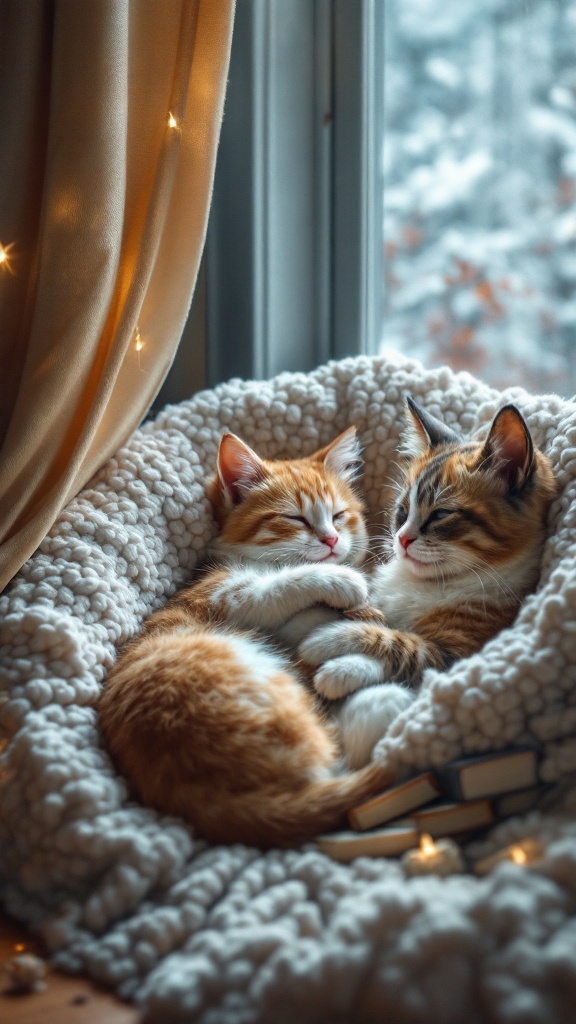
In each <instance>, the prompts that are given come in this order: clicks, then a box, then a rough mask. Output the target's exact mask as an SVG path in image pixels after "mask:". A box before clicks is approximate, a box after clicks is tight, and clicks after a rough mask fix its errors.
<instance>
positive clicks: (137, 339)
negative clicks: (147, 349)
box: [134, 328, 144, 352]
mask: <svg viewBox="0 0 576 1024" xmlns="http://www.w3.org/2000/svg"><path fill="white" fill-rule="evenodd" d="M134 348H135V349H136V351H137V352H141V351H142V349H143V348H144V342H143V341H142V335H141V334H140V331H139V330H138V328H136V334H135V336H134Z"/></svg>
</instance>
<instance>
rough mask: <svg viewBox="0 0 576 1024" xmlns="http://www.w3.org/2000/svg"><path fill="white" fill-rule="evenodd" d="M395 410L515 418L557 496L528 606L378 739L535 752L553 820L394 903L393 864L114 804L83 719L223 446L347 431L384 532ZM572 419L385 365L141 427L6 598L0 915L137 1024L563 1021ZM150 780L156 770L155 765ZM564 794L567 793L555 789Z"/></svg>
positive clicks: (178, 558) (572, 701)
mask: <svg viewBox="0 0 576 1024" xmlns="http://www.w3.org/2000/svg"><path fill="white" fill-rule="evenodd" d="M406 391H410V392H411V393H412V394H413V395H414V396H415V398H416V399H417V401H419V402H421V403H422V405H424V406H425V407H426V408H427V409H430V410H431V411H432V412H433V413H434V414H435V415H438V416H442V417H445V419H446V421H447V422H448V423H450V424H453V425H454V426H455V427H458V428H460V429H461V430H463V431H464V432H469V431H471V430H475V429H477V428H480V427H481V426H482V425H484V424H486V423H487V422H488V421H489V420H490V418H491V417H492V416H493V414H494V413H495V411H496V410H497V408H498V407H499V406H500V405H501V404H502V403H503V402H504V401H510V400H513V401H515V402H516V403H517V404H518V405H519V407H520V408H521V409H522V411H523V413H524V415H525V416H526V418H527V420H528V422H529V424H530V427H531V429H532V431H533V434H534V437H535V440H536V442H537V444H539V445H540V446H543V447H544V448H545V449H546V450H547V452H548V453H549V455H550V458H551V460H552V462H553V464H554V467H555V469H556V471H557V473H558V478H559V481H560V484H561V496H560V497H559V499H558V501H556V503H555V505H554V506H553V509H552V514H551V522H550V539H549V541H548V542H547V545H546V549H545V553H544V559H543V565H542V575H541V579H540V583H539V587H538V590H537V593H535V594H534V595H533V596H531V597H530V598H529V599H528V600H527V601H526V603H525V605H524V606H523V608H522V610H521V612H520V614H519V615H518V618H517V621H516V622H515V624H514V626H513V627H512V628H511V629H509V630H506V631H505V632H503V633H501V634H500V635H499V636H497V637H496V638H495V639H494V640H493V641H492V642H491V643H489V644H488V645H487V646H486V647H485V649H484V650H483V651H482V652H481V654H479V655H476V656H474V657H472V658H469V659H467V660H465V661H462V662H460V663H458V664H457V665H455V666H454V667H453V668H452V669H451V670H450V671H448V672H445V673H443V674H440V673H437V672H434V671H429V672H428V673H427V674H426V678H425V681H424V684H423V686H422V691H421V694H420V696H419V698H418V699H417V702H416V703H415V704H414V705H413V706H412V708H411V709H410V711H409V713H406V714H405V715H403V716H401V717H400V718H399V719H398V720H397V721H396V722H395V723H394V725H393V727H392V728H391V730H390V733H389V735H388V736H387V737H386V738H385V739H384V740H383V741H382V742H381V743H380V745H379V748H378V756H379V757H380V758H382V759H384V760H385V761H386V762H387V763H388V764H389V765H391V766H393V767H394V768H395V769H397V770H398V772H399V774H402V773H406V772H407V771H415V770H418V769H422V768H426V767H427V766H430V765H440V764H442V763H444V762H446V761H448V760H450V759H452V758H455V757H457V756H459V755H462V754H467V753H471V752H476V751H484V750H487V749H490V748H499V747H503V746H506V745H509V744H515V743H521V742H522V741H524V740H526V739H527V738H530V739H537V740H538V741H539V742H540V743H541V744H542V746H543V751H544V756H543V760H542V765H541V774H542V778H543V779H545V780H547V781H558V782H559V783H560V784H559V786H558V787H557V789H559V790H561V791H562V792H563V796H562V798H560V797H559V798H558V799H557V800H556V801H554V803H553V805H552V808H551V809H548V810H547V811H546V812H538V813H535V812H533V813H532V814H531V815H530V816H528V817H526V818H524V819H514V820H512V821H509V822H507V823H505V824H503V825H500V826H499V827H498V828H497V829H496V830H493V832H492V835H491V836H490V838H489V840H488V841H486V842H485V843H484V845H483V850H484V851H485V852H489V851H490V850H491V849H494V848H496V847H497V846H499V845H503V844H504V843H505V842H510V841H511V840H512V839H514V840H516V839H518V838H521V837H524V836H528V835H530V836H537V837H538V838H539V840H540V842H541V843H542V846H543V850H544V857H543V860H542V861H541V862H540V863H539V864H538V865H537V866H536V867H534V868H526V867H520V866H516V865H514V864H504V865H502V866H500V867H499V868H498V869H496V870H494V871H493V872H492V873H491V874H490V875H488V876H487V877H485V878H482V879H478V878H475V877H472V876H470V875H468V876H464V877H453V878H449V879H446V880H440V879H436V878H422V879H413V880H410V881H406V880H405V879H404V877H403V875H402V871H401V868H400V866H399V864H398V862H396V861H393V860H371V859H367V858H364V859H360V860H358V861H356V862H355V863H353V864H352V865H350V866H343V865H339V864H337V863H334V862H332V861H330V860H328V859H327V858H325V857H324V856H322V855H321V854H319V853H317V852H315V851H314V850H313V849H312V847H311V846H309V847H307V848H304V849H303V850H300V851H296V852H278V851H273V852H270V853H267V854H265V855H263V854H261V853H259V852H257V851H255V850H253V849H247V848H245V847H240V846H236V847H233V848H224V847H218V848H209V847H208V846H207V845H206V844H205V843H203V842H201V841H199V840H197V839H195V838H194V835H193V834H192V833H191V832H190V831H189V829H188V828H186V827H184V825H183V824H182V823H181V822H179V821H177V820H175V819H168V818H162V817H160V816H158V815H157V814H156V813H154V812H152V811H151V810H148V809H147V808H145V807H141V806H138V805H137V804H135V803H134V802H132V801H131V800H130V799H129V798H128V796H127V792H126V787H125V784H124V782H123V780H122V779H121V778H118V777H117V775H116V774H115V772H114V770H113V768H112V766H111V764H110V761H109V759H108V757H107V755H106V753H105V752H104V750H103V749H102V747H101V745H100V742H99V736H98V730H97V721H96V714H95V711H94V701H95V699H96V697H97V694H98V691H99V689H100V687H101V685H102V683H103V681H104V678H105V675H106V672H107V670H108V668H109V667H110V665H111V664H112V661H113V659H114V651H115V645H117V644H119V643H122V641H124V640H125V639H126V638H127V637H129V636H131V635H132V634H133V633H134V632H135V631H136V630H138V628H139V626H140V623H141V621H142V618H143V616H144V615H146V614H147V613H148V612H150V611H151V610H152V609H153V608H156V607H157V606H158V605H159V604H160V603H161V602H163V601H165V600H166V598H167V597H168V595H170V594H172V593H173V592H174V590H175V588H176V587H177V586H178V585H179V584H180V583H182V581H183V580H185V579H186V577H187V575H188V574H189V573H190V570H191V569H193V567H194V566H195V565H196V562H197V560H198V559H200V558H202V555H203V553H204V551H205V549H206V545H207V543H208V542H209V540H210V539H211V537H212V535H213V532H214V526H213V523H212V520H211V517H210V511H209V507H208V503H207V500H206V496H205V484H206V480H207V477H208V475H209V474H210V473H211V471H212V467H213V465H214V459H215V455H216V450H217V444H218V440H219V437H220V435H221V433H222V431H223V430H225V429H226V430H228V429H229V430H232V431H234V432H235V433H238V434H240V435H242V437H244V438H245V439H246V440H247V441H248V442H249V443H250V444H252V445H254V446H256V447H257V448H258V449H259V450H260V451H261V452H262V453H263V454H264V455H265V456H267V457H276V456H280V457H281V456H297V455H299V454H305V453H308V452H310V451H312V450H314V449H315V448H317V447H319V446H320V445H323V444H325V443H326V442H328V441H329V440H330V439H331V438H332V437H333V436H334V435H335V434H336V432H337V431H340V430H342V429H343V428H344V427H345V426H346V425H347V424H350V423H356V424H357V425H358V428H359V430H360V435H361V438H362V442H363V444H364V454H365V460H366V472H365V476H364V486H365V491H366V497H367V501H368V505H369V508H370V509H371V511H372V512H373V513H378V512H379V511H380V510H381V509H382V508H383V505H384V502H385V500H386V496H387V489H388V478H389V475H390V474H391V473H393V472H394V469H393V465H392V464H393V462H394V459H395V449H396V447H397V445H398V439H399V431H400V427H401V423H402V419H403V401H404V394H405V392H406ZM575 494H576V405H574V404H572V403H570V402H566V401H563V400H561V399H559V398H557V397H553V396H544V397H537V398H533V397H530V396H528V395H527V394H525V393H524V392H523V391H520V390H518V389H514V390H512V391H508V392H506V393H505V394H498V393H497V392H495V391H493V390H491V389H489V388H487V387H485V386H484V385H482V384H480V383H479V382H477V381H475V380H474V379H473V378H472V377H470V376H468V375H459V376H454V375H453V374H452V373H451V372H450V371H448V370H446V369H442V370H439V371H425V370H424V369H423V368H422V367H421V366H420V365H418V364H416V363H405V364H403V365H402V366H397V365H393V364H390V363H387V362H386V361H384V360H382V359H379V358H377V359H368V358H359V359H352V360H345V361H343V362H339V363H332V364H330V365H328V366H325V367H322V368H320V369H319V370H317V371H316V372H314V373H311V374H309V375H307V376H303V375H300V374H283V375H282V376H280V377H277V378H276V379H275V380H272V381H271V382H269V383H260V382H259V383H244V382H240V381H231V382H230V383H228V384H226V385H223V386H220V387H218V388H216V389H215V390H213V391H208V392H205V393H203V394H199V395H197V396H196V397H194V398H193V399H191V400H190V401H188V402H184V403H183V404H181V405H179V406H176V407H172V408H168V409H166V410H165V411H163V412H162V413H161V414H160V416H159V417H158V419H157V420H156V421H155V422H152V423H147V424H146V425H145V426H144V427H143V428H142V429H141V430H139V431H137V432H136V433H135V434H134V435H133V437H132V438H131V439H130V441H129V442H128V443H127V444H126V445H125V447H124V448H123V449H122V450H121V451H119V452H118V454H117V456H116V458H114V459H112V460H111V461H110V462H109V463H108V464H107V465H106V466H105V467H104V468H103V469H102V470H101V472H100V473H98V475H97V476H96V477H95V478H94V479H93V480H92V482H91V484H90V485H89V486H88V487H87V488H86V489H85V490H84V491H83V492H82V493H81V494H80V495H79V496H78V497H77V498H76V499H75V500H74V501H72V502H71V503H70V505H69V506H68V507H67V508H66V509H65V510H64V512H63V513H62V515H61V516H60V517H59V519H58V521H57V523H56V524H55V526H54V527H53V529H52V530H51V531H50V534H49V536H48V537H47V538H46V539H45V540H44V542H43V543H42V545H41V546H40V548H39V550H38V552H37V553H36V554H35V555H34V557H33V558H31V559H30V561H29V562H28V563H27V564H26V565H25V566H24V568H23V569H22V571H21V572H20V573H19V575H18V577H17V578H16V579H15V580H14V581H13V583H12V585H11V586H10V587H9V589H8V591H7V592H6V593H5V595H4V596H3V598H2V619H3V621H2V626H1V635H0V641H1V643H2V648H1V667H2V678H3V684H4V688H5V691H6V696H5V699H4V703H3V706H2V708H1V723H2V728H3V730H4V733H5V735H6V736H7V737H8V743H7V746H6V750H5V755H4V763H5V772H4V776H3V782H2V784H1V787H0V818H1V826H0V869H1V875H2V883H1V898H2V902H3V904H4V906H5V907H6V909H7V910H8V911H10V913H12V914H13V915H15V916H16V917H18V918H20V919H21V920H22V921H25V922H27V923H28V924H29V925H30V926H31V927H32V928H33V929H34V930H35V931H37V932H39V933H41V934H42V935H43V936H44V938H45V940H46V942H47V943H48V947H49V949H50V950H51V951H52V953H53V954H54V960H55V962H56V963H57V964H58V965H60V966H61V967H63V968H64V969H66V970H69V971H79V972H85V973H87V974H89V975H91V976H92V977H93V978H95V979H96V980H97V981H99V982H101V983H103V984H104V985H107V986H111V987H113V988H115V989H116V990H117V991H118V992H119V993H120V994H121V995H123V996H125V997H127V998H129V999H134V1000H136V1001H137V1002H138V1003H139V1004H140V1005H141V1006H142V1008H143V1013H144V1017H145V1019H146V1020H147V1021H158V1022H161V1021H162V1022H166V1021H171V1022H179V1021H186V1022H191V1021H201V1022H202V1024H252V1022H262V1024H272V1022H273V1024H282V1022H289V1021H290V1022H292V1021H294V1020H297V1021H298V1022H299V1024H323V1022H329V1024H339V1022H352V1021H354V1022H359V1024H362V1022H372V1021H374V1022H375V1021H382V1020H389V1021H393V1022H394V1024H403V1022H414V1024H416V1022H417V1024H463V1022H464V1021H466V1024H476V1022H490V1024H492V1022H500V1021H502V1022H506V1024H550V1022H551V1021H568V1020H572V1019H574V1018H573V1013H574V1005H575V1001H576V917H575V916H574V912H575V910H576V842H575V839H576V823H575V821H574V814H573V813H572V814H571V812H570V808H571V807H572V808H574V805H575V804H576V801H575V800H571V795H572V789H571V785H570V776H571V773H573V772H574V771H575V769H576V740H575V739H574V738H573V736H574V734H576V687H575V680H576V657H575V652H576V575H575V572H574V569H575V562H576V546H575V541H576V500H575ZM150 768H151V771H153V770H154V766H153V765H151V766H150ZM562 780H563V781H562Z"/></svg>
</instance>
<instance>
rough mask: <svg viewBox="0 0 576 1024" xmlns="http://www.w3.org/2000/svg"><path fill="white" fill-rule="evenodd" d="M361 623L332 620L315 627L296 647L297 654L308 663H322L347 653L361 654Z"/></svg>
mask: <svg viewBox="0 0 576 1024" xmlns="http://www.w3.org/2000/svg"><path fill="white" fill-rule="evenodd" d="M362 631H363V626H362V624H359V623H355V622H334V623H333V624H332V625H329V626H320V628H319V629H315V630H314V632H313V633H312V634H311V636H309V637H308V639H307V640H304V642H303V643H301V644H300V647H299V648H298V654H299V656H300V657H301V658H302V661H305V662H306V663H307V664H308V665H322V663H323V662H325V661H328V660H329V659H332V658H338V657H342V656H343V655H347V654H361V653H362V652H361V649H360V650H359V648H361V640H362Z"/></svg>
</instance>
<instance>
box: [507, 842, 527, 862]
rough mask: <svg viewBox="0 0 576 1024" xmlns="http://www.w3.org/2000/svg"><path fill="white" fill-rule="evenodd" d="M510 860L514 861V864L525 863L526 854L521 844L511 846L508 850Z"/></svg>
mask: <svg viewBox="0 0 576 1024" xmlns="http://www.w3.org/2000/svg"><path fill="white" fill-rule="evenodd" d="M510 860H512V861H514V863H515V864H526V862H527V860H528V854H527V853H526V850H523V849H522V847H521V846H513V847H512V849H511V850H510Z"/></svg>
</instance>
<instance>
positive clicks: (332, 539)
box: [320, 537, 338, 551]
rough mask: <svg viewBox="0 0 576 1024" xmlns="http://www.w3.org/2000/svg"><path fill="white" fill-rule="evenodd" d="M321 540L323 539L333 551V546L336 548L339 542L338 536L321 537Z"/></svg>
mask: <svg viewBox="0 0 576 1024" xmlns="http://www.w3.org/2000/svg"><path fill="white" fill-rule="evenodd" d="M320 540H321V541H322V543H323V544H327V545H328V547H329V548H330V551H332V550H333V548H335V547H336V545H337V543H338V537H320Z"/></svg>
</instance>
